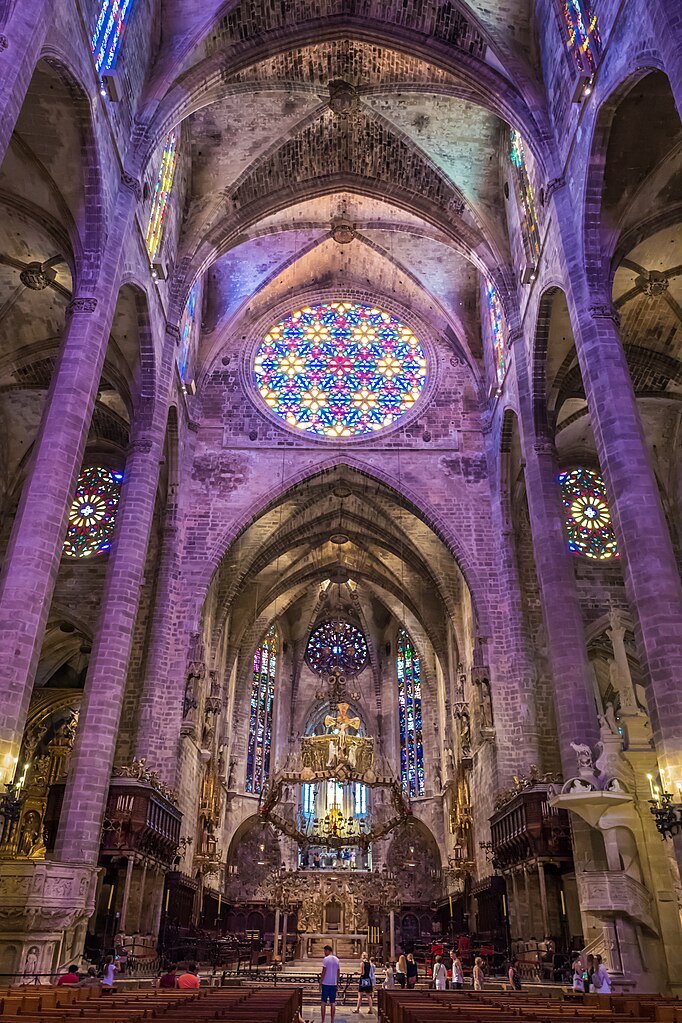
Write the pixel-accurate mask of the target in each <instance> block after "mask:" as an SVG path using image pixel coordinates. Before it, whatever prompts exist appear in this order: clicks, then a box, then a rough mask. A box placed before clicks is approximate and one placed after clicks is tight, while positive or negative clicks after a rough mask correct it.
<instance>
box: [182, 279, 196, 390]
mask: <svg viewBox="0 0 682 1023" xmlns="http://www.w3.org/2000/svg"><path fill="white" fill-rule="evenodd" d="M198 296H199V282H198V281H197V283H196V284H195V285H194V287H193V288H192V290H191V291H190V293H189V298H188V299H187V305H186V306H185V308H184V311H183V314H182V319H181V320H180V349H179V351H178V370H179V371H180V377H181V379H182V380H185V379H187V369H188V367H189V368H190V370H191V367H190V366H189V363H190V351H191V348H192V340H193V334H194V314H195V313H196V309H197V298H198Z"/></svg>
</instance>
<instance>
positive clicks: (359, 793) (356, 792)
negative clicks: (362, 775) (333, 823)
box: [353, 781, 367, 817]
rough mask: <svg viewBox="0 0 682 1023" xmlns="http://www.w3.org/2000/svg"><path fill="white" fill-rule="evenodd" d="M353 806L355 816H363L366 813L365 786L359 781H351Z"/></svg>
mask: <svg viewBox="0 0 682 1023" xmlns="http://www.w3.org/2000/svg"><path fill="white" fill-rule="evenodd" d="M353 806H354V809H355V816H356V817H364V816H365V814H366V813H367V786H366V785H363V783H362V782H361V781H355V782H353Z"/></svg>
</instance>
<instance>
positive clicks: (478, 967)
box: [472, 956, 485, 991]
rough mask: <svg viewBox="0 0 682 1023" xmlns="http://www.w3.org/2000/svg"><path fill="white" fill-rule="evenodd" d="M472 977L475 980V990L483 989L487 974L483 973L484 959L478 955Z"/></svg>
mask: <svg viewBox="0 0 682 1023" xmlns="http://www.w3.org/2000/svg"><path fill="white" fill-rule="evenodd" d="M472 977H473V981H474V991H482V990H483V982H484V980H485V974H484V973H483V960H482V959H481V957H480V956H476V961H475V962H474V969H473V974H472Z"/></svg>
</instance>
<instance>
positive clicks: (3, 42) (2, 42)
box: [0, 35, 9, 50]
mask: <svg viewBox="0 0 682 1023" xmlns="http://www.w3.org/2000/svg"><path fill="white" fill-rule="evenodd" d="M8 46H9V39H8V38H7V36H4V35H0V50H6V49H7V47H8Z"/></svg>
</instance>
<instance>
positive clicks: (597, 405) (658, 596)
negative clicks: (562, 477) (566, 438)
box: [562, 189, 682, 785]
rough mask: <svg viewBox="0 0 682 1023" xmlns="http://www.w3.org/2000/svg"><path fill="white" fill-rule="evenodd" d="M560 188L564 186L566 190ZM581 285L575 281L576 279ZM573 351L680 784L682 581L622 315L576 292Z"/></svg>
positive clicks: (671, 778)
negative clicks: (626, 348)
mask: <svg viewBox="0 0 682 1023" xmlns="http://www.w3.org/2000/svg"><path fill="white" fill-rule="evenodd" d="M562 191H565V189H563V190H562ZM575 289H576V291H577V285H575ZM571 315H572V318H573V322H574V324H575V325H576V327H577V329H576V350H577V354H578V361H579V363H580V369H581V373H582V378H583V383H584V385H585V394H586V397H587V404H588V408H589V411H590V419H591V422H592V430H593V432H594V438H595V442H596V446H597V453H598V455H599V462H600V465H601V468H602V470H603V473H604V477H605V480H606V486H607V490H608V494H609V501H610V507H611V512H612V515H613V521H614V526H615V530H616V536H617V539H618V543H619V546H620V550H621V554H622V556H623V568H624V573H625V587H626V593H627V596H628V600H629V603H630V606H631V607H632V609H633V613H634V614H635V615H636V618H637V621H638V625H639V629H638V638H639V640H640V642H641V646H642V648H643V653H644V655H645V660H646V666H647V668H648V672H649V678H650V682H651V684H650V686H649V689H648V696H649V711H650V714H651V724H652V730H653V735H654V741H655V743H656V748H657V750H658V753H659V759H660V764H661V767H663V768H665V769H666V772H670V773H666V784H667V785H671V784H672V783H673V782H675V783H677V782H682V704H681V703H680V699H679V680H680V679H681V678H682V584H681V583H680V576H679V572H678V568H677V564H676V560H675V555H674V552H673V546H672V541H671V539H670V532H669V530H668V526H667V523H666V520H665V515H664V512H663V506H662V503H661V498H660V494H659V491H658V485H657V483H656V477H655V475H654V471H653V467H652V464H651V458H650V456H649V451H648V449H647V444H646V439H645V437H644V431H643V429H642V423H641V419H640V416H639V410H638V408H637V399H636V397H635V392H634V388H633V386H632V380H631V378H630V372H629V370H628V365H627V361H626V358H625V352H624V350H623V346H622V344H621V339H620V336H619V332H618V314H617V313H616V311H615V309H614V308H613V306H612V305H611V304H610V302H608V301H605V302H602V303H593V304H592V305H590V306H589V308H587V309H586V308H585V307H584V303H583V302H582V301H581V297H579V296H578V295H577V294H574V296H573V308H572V309H571Z"/></svg>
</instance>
